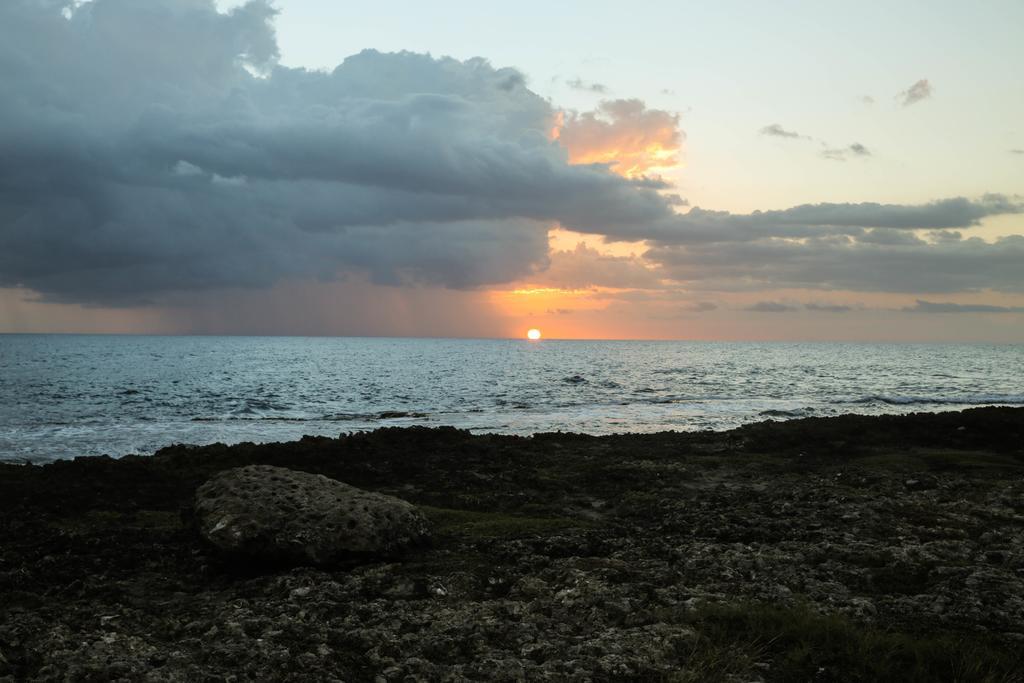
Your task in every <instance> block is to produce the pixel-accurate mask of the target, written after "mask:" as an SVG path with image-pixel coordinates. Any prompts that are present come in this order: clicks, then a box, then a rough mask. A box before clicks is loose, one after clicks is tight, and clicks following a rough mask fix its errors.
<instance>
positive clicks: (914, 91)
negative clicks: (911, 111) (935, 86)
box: [896, 78, 932, 107]
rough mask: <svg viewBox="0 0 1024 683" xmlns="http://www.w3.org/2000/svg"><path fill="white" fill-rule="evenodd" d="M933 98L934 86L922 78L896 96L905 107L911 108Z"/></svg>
mask: <svg viewBox="0 0 1024 683" xmlns="http://www.w3.org/2000/svg"><path fill="white" fill-rule="evenodd" d="M931 96H932V85H931V83H929V82H928V79H927V78H922V79H921V80H919V81H918V82H917V83H914V85H912V86H910V87H909V88H907V89H906V90H903V91H900V93H899V94H898V95H896V98H897V99H898V100H899V101H900V102H902V103H903V106H904V107H909V106H910V105H912V104H916V103H918V102H920V101H921V100H926V99H928V98H929V97H931Z"/></svg>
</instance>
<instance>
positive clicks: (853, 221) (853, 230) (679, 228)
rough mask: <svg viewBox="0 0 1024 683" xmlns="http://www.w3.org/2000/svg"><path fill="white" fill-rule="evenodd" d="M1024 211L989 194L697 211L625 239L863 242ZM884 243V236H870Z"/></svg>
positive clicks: (631, 230) (636, 229) (635, 229)
mask: <svg viewBox="0 0 1024 683" xmlns="http://www.w3.org/2000/svg"><path fill="white" fill-rule="evenodd" d="M1022 210H1024V205H1022V204H1021V203H1020V202H1019V201H1017V200H1016V199H1012V198H1010V197H1006V196H1005V195H998V194H989V195H985V196H983V197H981V198H980V199H976V200H972V199H966V198H964V197H953V198H949V199H942V200H938V201H934V202H929V203H927V204H878V203H875V202H861V203H856V204H853V203H822V204H801V205H799V206H794V207H792V208H789V209H782V210H771V211H754V212H753V213H749V214H734V213H729V212H728V211H710V210H707V209H701V208H700V207H694V208H693V209H691V210H690V211H689V212H688V213H685V214H677V215H674V216H672V217H671V218H670V219H669V220H664V221H657V222H649V223H646V224H644V225H641V226H629V227H628V228H627V230H625V231H623V233H622V234H620V233H618V232H613V231H610V230H609V231H607V232H605V234H608V235H611V236H619V237H627V236H629V235H637V236H638V237H642V238H646V239H650V240H652V241H655V242H658V243H660V244H698V243H703V242H749V241H754V240H760V239H767V238H772V237H790V238H805V237H822V236H827V235H851V236H861V235H864V234H865V232H866V231H867V230H869V229H872V228H878V229H882V230H890V231H900V230H909V231H912V230H938V229H949V228H969V227H972V226H976V225H978V224H979V223H980V222H981V220H982V219H983V218H986V217H988V216H997V215H1004V214H1017V213H1021V211H1022ZM871 235H875V236H876V237H878V238H883V236H882V233H870V234H869V237H868V238H867V239H866V240H865V241H870V240H871Z"/></svg>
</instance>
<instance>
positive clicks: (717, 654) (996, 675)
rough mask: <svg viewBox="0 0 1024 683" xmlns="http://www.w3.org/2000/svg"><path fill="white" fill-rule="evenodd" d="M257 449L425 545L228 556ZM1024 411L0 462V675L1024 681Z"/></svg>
mask: <svg viewBox="0 0 1024 683" xmlns="http://www.w3.org/2000/svg"><path fill="white" fill-rule="evenodd" d="M250 463H264V464H274V465H281V466H286V467H290V468H294V469H299V470H306V471H310V472H318V473H323V474H326V475H327V476H330V477H333V478H336V479H339V480H341V481H344V482H347V483H349V484H353V485H355V486H359V487H363V488H366V489H371V490H374V491H380V492H384V493H388V494H392V495H396V496H399V497H401V498H404V499H406V500H409V501H411V502H413V503H415V504H416V505H418V506H421V508H422V509H423V510H424V511H425V512H426V513H427V515H428V516H429V517H430V519H431V521H432V522H433V524H434V528H435V530H434V535H435V540H434V544H433V546H432V547H431V548H429V549H427V550H423V551H420V552H417V553H416V554H414V555H411V556H409V557H407V558H405V559H404V560H402V561H395V560H390V561H381V562H376V563H368V564H362V565H358V566H350V567H339V568H337V569H333V570H330V571H324V570H317V569H311V568H298V569H290V570H289V569H276V570H268V569H265V568H262V569H261V568H258V567H238V566H227V565H225V564H223V563H222V562H220V561H219V560H217V559H216V558H214V557H211V556H209V555H208V554H207V553H206V552H205V551H204V549H203V548H202V547H200V545H199V543H198V541H197V540H196V537H195V535H194V533H193V532H192V531H191V529H190V527H189V526H188V523H187V522H188V515H187V513H186V514H185V515H183V514H182V511H183V510H187V508H188V506H189V502H190V500H191V496H192V494H193V492H194V490H195V488H196V487H197V486H198V485H199V484H200V483H202V482H203V481H205V480H206V479H207V478H208V477H209V476H210V475H211V474H213V473H214V472H217V471H219V470H222V469H225V468H229V467H235V466H238V465H244V464H250ZM1022 475H1024V409H1008V408H986V409H977V410H972V411H967V412H963V413H944V414H938V415H912V416H906V417H873V418H868V417H852V416H850V417H840V418H828V419H808V420H801V421H795V422H787V423H774V424H770V423H763V424H759V425H752V426H749V427H745V428H742V429H739V430H735V431H731V432H725V433H701V434H657V435H649V436H646V435H630V436H612V437H601V438H597V437H588V436H580V435H571V434H545V435H537V436H535V437H533V438H518V437H504V436H471V435H469V434H467V433H465V432H461V431H456V430H453V429H436V430H427V429H386V430H380V431H377V432H373V433H370V434H359V435H353V436H348V437H344V438H340V439H324V438H306V439H303V440H302V441H299V442H295V443H288V444H268V445H261V446H257V445H251V444H242V445H239V446H234V447H226V446H219V445H218V446H209V447H204V448H189V447H172V448H167V449H164V450H162V451H160V452H159V453H157V454H156V455H155V456H150V457H128V458H124V459H121V460H111V459H108V458H84V459H78V460H75V461H67V462H58V463H55V464H52V465H48V466H45V467H38V466H35V467H33V466H3V467H0V547H2V556H0V680H20V679H30V680H73V681H106V680H146V681H243V680H295V681H299V680H301V681H307V680H337V681H373V680H381V681H405V680H410V681H414V680H451V681H458V680H498V681H501V680H631V679H632V680H664V681H706V680H707V681H714V680H736V681H758V680H765V681H774V680H800V681H804V680H814V681H851V680H864V681H868V680H871V681H873V680H922V681H924V680H927V681H932V680H950V681H954V680H959V681H976V680H991V681H1019V680H1024V660H1022V656H1021V651H1022V650H1024V476H1022Z"/></svg>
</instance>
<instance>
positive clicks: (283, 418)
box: [191, 410, 430, 422]
mask: <svg viewBox="0 0 1024 683" xmlns="http://www.w3.org/2000/svg"><path fill="white" fill-rule="evenodd" d="M426 417H430V414H429V413H417V412H411V411H404V410H385V411H383V412H379V413H332V414H330V415H314V416H308V417H295V416H291V415H256V416H248V415H222V416H217V417H206V416H198V417H193V418H191V421H192V422H374V421H377V420H395V419H401V418H415V419H419V418H426Z"/></svg>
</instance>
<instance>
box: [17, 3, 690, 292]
mask: <svg viewBox="0 0 1024 683" xmlns="http://www.w3.org/2000/svg"><path fill="white" fill-rule="evenodd" d="M274 13H275V11H274V10H273V9H272V8H271V6H270V4H269V3H268V2H266V1H264V0H250V2H248V3H246V4H244V5H243V6H241V7H239V8H237V9H235V10H233V11H231V12H229V13H227V14H221V13H218V12H217V11H216V9H215V8H214V5H213V2H212V0H150V1H148V2H137V1H136V0H94V1H93V2H90V3H85V4H81V5H78V3H74V2H72V1H71V0H67V1H62V0H7V1H6V2H2V3H0V287H3V286H24V287H28V288H30V289H32V290H35V291H38V292H41V293H43V294H44V295H45V297H46V298H47V299H49V300H61V301H73V302H84V303H96V304H117V303H133V302H139V301H145V300H148V299H151V298H153V297H159V296H161V295H162V294H164V293H166V292H171V291H180V290H206V289H212V288H222V287H265V286H270V285H272V284H274V283H275V282H277V281H279V280H281V279H283V278H289V277H295V278H309V277H314V278H321V279H331V278H335V277H341V276H344V274H345V272H346V271H349V270H356V271H359V272H365V273H369V275H370V277H371V278H372V279H373V280H374V281H376V282H381V283H389V284H390V283H403V284H418V283H425V284H438V285H444V286H449V287H457V288H463V287H474V286H479V285H484V284H489V283H496V282H507V281H510V280H513V279H515V278H517V277H520V276H523V275H525V274H528V273H530V272H533V271H534V270H535V269H537V268H543V267H544V266H545V265H546V262H547V239H546V230H547V227H548V226H549V225H550V224H551V223H552V222H560V223H562V224H563V225H565V226H566V227H570V228H582V227H586V228H588V229H590V230H591V231H597V232H601V231H624V230H626V229H627V227H628V226H636V225H640V224H645V223H659V222H665V221H666V220H668V219H669V218H670V217H671V216H672V215H673V212H672V208H671V205H670V204H669V203H668V202H667V201H666V200H665V199H664V198H662V197H661V196H660V194H658V190H659V189H661V188H663V187H664V183H662V182H661V181H658V180H652V179H640V180H627V179H624V178H621V177H619V176H616V175H614V174H613V173H611V172H610V171H609V170H608V169H607V167H605V166H603V165H575V166H574V165H570V164H569V163H568V156H567V153H566V151H565V149H564V148H563V147H561V146H559V145H558V144H556V143H554V142H552V141H551V140H549V138H548V134H549V132H550V129H551V125H552V122H553V121H554V119H555V112H554V110H553V109H552V108H551V105H550V104H549V103H548V102H546V101H545V100H543V99H542V98H540V97H539V96H537V95H536V94H534V93H532V92H530V91H529V90H527V89H526V87H525V86H524V79H523V77H522V75H521V74H520V73H519V72H517V71H515V70H512V69H495V68H493V67H491V66H490V65H489V64H488V63H487V62H486V61H484V60H482V59H471V60H468V61H465V62H460V61H456V60H452V59H432V58H431V57H429V56H426V55H418V54H412V53H398V54H380V53H377V52H372V51H367V52H363V53H361V54H359V55H355V56H353V57H350V58H349V59H347V60H346V61H345V62H344V63H343V64H341V65H340V66H339V67H338V68H337V69H335V70H334V71H333V72H331V73H321V72H309V71H305V70H302V69H287V68H283V67H280V66H278V65H277V57H278V51H277V44H276V40H275V36H274V32H273V28H272V25H271V21H272V18H273V15H274Z"/></svg>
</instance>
